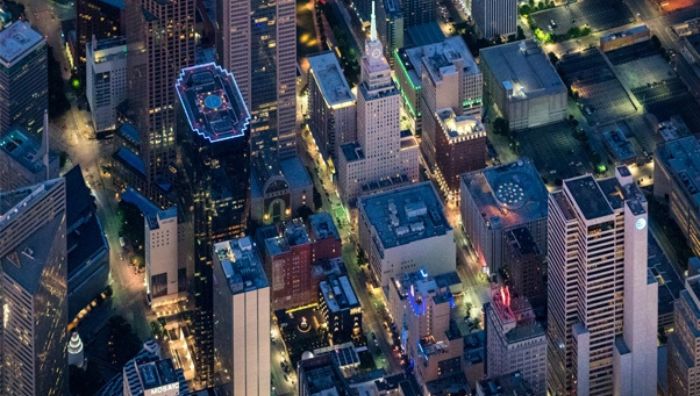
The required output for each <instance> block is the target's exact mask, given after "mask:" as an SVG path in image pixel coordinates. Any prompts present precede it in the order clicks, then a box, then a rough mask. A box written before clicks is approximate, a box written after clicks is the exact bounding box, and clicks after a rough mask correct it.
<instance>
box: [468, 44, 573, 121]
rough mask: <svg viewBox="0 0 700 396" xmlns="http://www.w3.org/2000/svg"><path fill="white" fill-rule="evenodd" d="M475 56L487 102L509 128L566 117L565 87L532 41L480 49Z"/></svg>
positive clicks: (541, 51) (566, 96)
mask: <svg viewBox="0 0 700 396" xmlns="http://www.w3.org/2000/svg"><path fill="white" fill-rule="evenodd" d="M479 59H480V60H481V63H480V65H481V70H482V72H483V73H484V87H485V90H484V94H485V96H486V98H487V100H488V103H492V104H495V105H496V106H497V107H498V110H499V111H500V113H501V114H502V116H503V117H504V118H505V119H507V120H508V123H509V126H510V129H511V130H521V129H528V128H534V127H539V126H543V125H547V124H552V123H555V122H559V121H562V120H563V119H564V118H565V117H566V111H567V110H566V108H567V98H568V93H567V89H566V86H565V85H564V82H563V81H562V80H561V77H559V74H558V73H557V71H556V69H554V66H552V63H551V62H550V61H549V58H547V55H545V53H544V51H543V50H542V48H540V46H539V45H538V44H537V42H536V41H534V40H531V39H530V40H522V41H516V42H512V43H507V44H501V45H496V46H493V47H487V48H482V49H481V50H480V52H479Z"/></svg>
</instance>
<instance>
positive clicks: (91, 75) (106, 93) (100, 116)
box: [85, 37, 127, 133]
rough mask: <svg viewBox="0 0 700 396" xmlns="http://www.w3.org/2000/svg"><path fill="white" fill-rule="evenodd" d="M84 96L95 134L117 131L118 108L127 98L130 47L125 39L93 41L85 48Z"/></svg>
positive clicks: (115, 38)
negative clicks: (128, 51) (128, 52)
mask: <svg viewBox="0 0 700 396" xmlns="http://www.w3.org/2000/svg"><path fill="white" fill-rule="evenodd" d="M86 47H87V48H86V49H87V51H86V70H85V80H86V81H85V96H86V97H87V101H88V103H89V104H90V115H91V116H92V126H93V128H94V129H95V132H98V133H99V132H104V131H108V130H114V129H115V128H116V126H117V106H119V105H120V104H121V103H122V102H123V101H124V99H126V95H127V92H126V91H127V61H126V56H127V46H126V40H125V39H124V37H114V38H110V39H102V40H99V41H98V40H91V41H89V42H88V43H87V45H86Z"/></svg>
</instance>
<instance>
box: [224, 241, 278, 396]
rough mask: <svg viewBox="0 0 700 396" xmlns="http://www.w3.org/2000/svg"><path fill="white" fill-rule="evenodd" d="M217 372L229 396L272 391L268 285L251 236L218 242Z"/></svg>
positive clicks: (265, 395)
mask: <svg viewBox="0 0 700 396" xmlns="http://www.w3.org/2000/svg"><path fill="white" fill-rule="evenodd" d="M213 266H214V294H215V298H214V317H215V326H214V344H215V348H214V349H215V351H216V364H215V365H216V373H217V375H218V377H219V385H221V390H222V392H223V394H224V395H226V396H229V395H230V396H244V395H247V396H251V395H260V396H263V395H264V396H267V395H269V394H270V375H271V374H270V364H271V363H272V356H270V285H269V283H268V282H267V277H266V276H265V272H264V270H263V267H262V261H261V260H260V257H259V256H258V254H257V253H256V248H255V246H254V244H253V241H252V239H251V238H250V237H243V238H240V239H233V240H230V241H225V242H219V243H217V244H215V245H214V264H213Z"/></svg>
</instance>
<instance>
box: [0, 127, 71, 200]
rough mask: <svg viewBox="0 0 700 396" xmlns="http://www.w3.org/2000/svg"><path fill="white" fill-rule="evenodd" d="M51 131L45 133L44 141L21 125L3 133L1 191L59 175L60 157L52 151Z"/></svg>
mask: <svg viewBox="0 0 700 396" xmlns="http://www.w3.org/2000/svg"><path fill="white" fill-rule="evenodd" d="M47 133H48V131H47V132H46V133H43V132H42V137H43V141H40V140H39V139H38V137H37V136H35V135H32V134H30V133H29V132H27V130H26V129H24V128H20V127H11V128H10V130H8V131H6V132H5V133H4V134H2V133H0V191H10V190H15V189H18V188H22V187H27V186H30V185H33V184H37V183H41V182H43V181H45V180H47V179H50V178H55V177H58V165H59V164H58V162H59V161H58V156H57V155H55V153H52V152H51V151H50V148H49V145H48V135H47ZM47 168H48V173H47Z"/></svg>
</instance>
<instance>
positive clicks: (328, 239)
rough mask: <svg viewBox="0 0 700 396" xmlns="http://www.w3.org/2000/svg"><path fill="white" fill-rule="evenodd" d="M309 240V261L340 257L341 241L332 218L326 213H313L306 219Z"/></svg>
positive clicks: (314, 261)
mask: <svg viewBox="0 0 700 396" xmlns="http://www.w3.org/2000/svg"><path fill="white" fill-rule="evenodd" d="M308 222H309V238H310V239H311V243H312V245H311V261H312V262H313V263H316V262H318V261H320V260H330V259H334V258H337V257H340V256H341V254H342V253H343V252H342V251H341V249H342V246H341V239H340V234H339V233H338V229H337V228H336V227H335V223H334V222H333V218H332V217H331V215H330V214H328V213H327V212H318V213H314V214H312V215H311V216H309V218H308Z"/></svg>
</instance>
